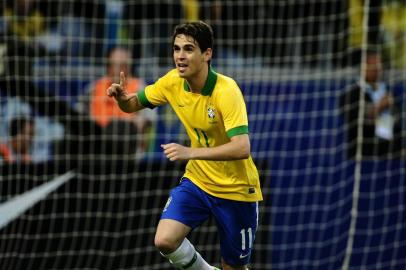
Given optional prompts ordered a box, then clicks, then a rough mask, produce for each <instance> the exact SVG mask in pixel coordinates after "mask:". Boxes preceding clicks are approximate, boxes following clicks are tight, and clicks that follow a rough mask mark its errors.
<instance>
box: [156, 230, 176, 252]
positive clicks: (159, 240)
mask: <svg viewBox="0 0 406 270" xmlns="http://www.w3.org/2000/svg"><path fill="white" fill-rule="evenodd" d="M154 244H155V247H156V248H157V249H158V250H159V251H160V252H162V253H163V254H169V253H172V252H174V251H175V250H176V249H177V247H178V246H179V244H178V243H176V241H173V239H171V238H169V237H165V236H162V235H158V234H157V235H155V240H154Z"/></svg>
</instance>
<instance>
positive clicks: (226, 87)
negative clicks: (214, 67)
mask: <svg viewBox="0 0 406 270" xmlns="http://www.w3.org/2000/svg"><path fill="white" fill-rule="evenodd" d="M236 93H241V89H240V87H239V86H238V84H237V82H236V81H235V80H234V79H233V78H231V77H229V76H226V75H224V74H221V73H217V82H216V90H215V91H214V95H216V96H219V97H223V96H225V95H226V96H227V95H230V94H231V95H234V94H236Z"/></svg>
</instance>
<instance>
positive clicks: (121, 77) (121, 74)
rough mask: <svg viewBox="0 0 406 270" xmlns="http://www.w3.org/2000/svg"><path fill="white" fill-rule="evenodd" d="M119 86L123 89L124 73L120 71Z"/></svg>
mask: <svg viewBox="0 0 406 270" xmlns="http://www.w3.org/2000/svg"><path fill="white" fill-rule="evenodd" d="M120 86H121V87H122V88H123V89H124V87H125V74H124V71H120Z"/></svg>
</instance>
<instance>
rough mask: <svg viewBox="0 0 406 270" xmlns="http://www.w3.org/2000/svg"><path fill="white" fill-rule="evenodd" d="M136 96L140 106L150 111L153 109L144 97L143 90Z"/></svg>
mask: <svg viewBox="0 0 406 270" xmlns="http://www.w3.org/2000/svg"><path fill="white" fill-rule="evenodd" d="M137 96H138V100H139V101H140V103H141V104H142V106H144V107H146V108H150V109H153V108H155V106H154V105H153V104H151V103H150V102H149V101H148V99H147V96H146V95H145V89H142V90H141V91H139V92H138V93H137Z"/></svg>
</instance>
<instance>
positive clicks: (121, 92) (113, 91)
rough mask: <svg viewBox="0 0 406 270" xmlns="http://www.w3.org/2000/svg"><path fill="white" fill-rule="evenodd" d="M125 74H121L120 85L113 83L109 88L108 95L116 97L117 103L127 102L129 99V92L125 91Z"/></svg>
mask: <svg viewBox="0 0 406 270" xmlns="http://www.w3.org/2000/svg"><path fill="white" fill-rule="evenodd" d="M125 80H126V79H125V74H124V72H123V71H121V72H120V83H119V84H118V83H113V84H111V85H110V87H109V88H107V91H106V92H107V95H108V96H109V97H114V98H115V99H116V100H117V101H121V100H125V99H126V98H127V91H126V89H125V86H126V83H125Z"/></svg>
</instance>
